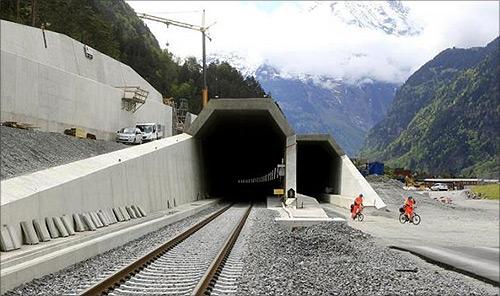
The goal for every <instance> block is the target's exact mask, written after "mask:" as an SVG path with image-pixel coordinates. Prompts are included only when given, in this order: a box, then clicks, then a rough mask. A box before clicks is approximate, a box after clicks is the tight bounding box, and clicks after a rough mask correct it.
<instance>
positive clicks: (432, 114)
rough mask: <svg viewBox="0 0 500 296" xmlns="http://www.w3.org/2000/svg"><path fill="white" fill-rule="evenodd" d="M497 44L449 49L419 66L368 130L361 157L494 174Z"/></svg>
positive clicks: (464, 172)
mask: <svg viewBox="0 0 500 296" xmlns="http://www.w3.org/2000/svg"><path fill="white" fill-rule="evenodd" d="M498 42H499V41H498V38H497V39H495V40H494V41H492V42H491V43H490V44H488V45H487V46H486V47H478V48H470V49H458V48H452V49H447V50H445V51H443V52H441V53H440V54H439V55H437V56H436V57H435V58H434V59H433V60H431V61H430V62H428V63H426V64H425V65H424V66H422V67H421V68H420V69H419V70H418V71H417V72H415V73H414V74H413V75H412V76H411V77H410V78H409V79H408V80H407V81H406V83H405V84H404V85H403V86H402V87H401V88H400V89H399V90H398V91H397V93H396V97H395V99H394V103H393V106H392V108H391V110H390V111H389V113H388V114H387V117H386V118H385V119H384V120H383V121H381V122H380V123H379V124H377V125H376V126H375V127H373V129H372V130H371V131H370V132H369V133H368V135H367V138H366V141H365V144H364V146H363V149H362V153H363V157H367V158H369V159H372V160H374V159H377V160H383V161H387V162H388V164H389V165H392V166H404V167H407V168H411V169H416V170H420V171H422V170H423V171H427V172H429V173H433V174H454V175H471V176H480V177H491V176H494V175H495V174H496V173H497V172H498V165H497V163H496V153H497V144H498V138H497V135H496V133H497V131H498V127H499V126H498V118H500V107H499V104H498V102H499V89H498V73H499V70H500V68H499V61H498Z"/></svg>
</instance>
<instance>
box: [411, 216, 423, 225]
mask: <svg viewBox="0 0 500 296" xmlns="http://www.w3.org/2000/svg"><path fill="white" fill-rule="evenodd" d="M420 220H421V219H420V216H419V215H417V214H415V215H413V222H412V223H413V224H414V225H418V224H420Z"/></svg>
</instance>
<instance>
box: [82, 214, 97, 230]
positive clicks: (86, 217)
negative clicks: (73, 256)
mask: <svg viewBox="0 0 500 296" xmlns="http://www.w3.org/2000/svg"><path fill="white" fill-rule="evenodd" d="M81 217H82V220H83V223H84V225H85V227H86V229H88V230H90V231H95V230H96V227H95V224H94V222H92V219H90V215H89V214H81Z"/></svg>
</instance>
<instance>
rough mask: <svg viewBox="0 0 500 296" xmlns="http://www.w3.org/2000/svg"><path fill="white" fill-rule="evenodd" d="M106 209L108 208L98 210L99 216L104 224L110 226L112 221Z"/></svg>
mask: <svg viewBox="0 0 500 296" xmlns="http://www.w3.org/2000/svg"><path fill="white" fill-rule="evenodd" d="M105 211H106V210H99V211H97V217H99V219H101V222H102V224H104V226H108V225H109V224H111V221H110V220H109V218H108V215H107V214H106V212H105ZM99 214H100V215H99ZM101 216H102V217H101Z"/></svg>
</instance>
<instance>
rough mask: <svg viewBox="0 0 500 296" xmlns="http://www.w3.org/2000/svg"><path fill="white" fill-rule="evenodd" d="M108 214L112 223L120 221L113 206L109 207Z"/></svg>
mask: <svg viewBox="0 0 500 296" xmlns="http://www.w3.org/2000/svg"><path fill="white" fill-rule="evenodd" d="M106 214H107V215H108V217H109V219H110V221H111V224H115V223H116V222H118V220H116V216H115V214H114V213H113V209H111V208H109V209H107V210H106Z"/></svg>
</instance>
